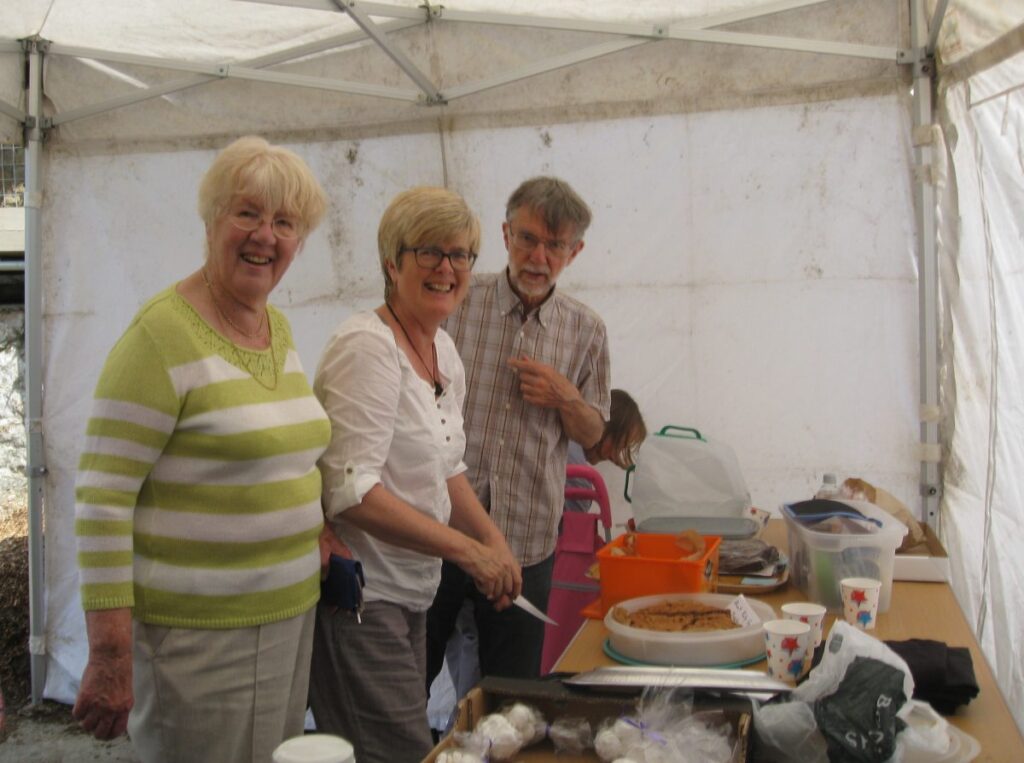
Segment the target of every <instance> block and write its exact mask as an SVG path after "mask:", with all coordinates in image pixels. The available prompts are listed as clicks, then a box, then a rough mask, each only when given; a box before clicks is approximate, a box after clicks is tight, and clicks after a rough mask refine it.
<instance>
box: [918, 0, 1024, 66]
mask: <svg viewBox="0 0 1024 763" xmlns="http://www.w3.org/2000/svg"><path fill="white" fill-rule="evenodd" d="M944 1H946V2H948V6H947V7H946V14H945V18H944V19H943V22H942V26H941V28H940V30H939V35H938V51H939V55H940V58H941V61H942V63H944V64H945V65H947V66H949V65H952V64H954V63H956V62H957V61H961V60H962V59H964V58H966V57H968V56H970V55H972V54H974V53H976V52H977V51H979V50H981V49H983V48H985V47H987V46H989V45H991V44H993V43H994V42H996V41H997V40H999V38H1001V37H1002V36H1004V35H1005V34H1007V33H1008V32H1010V31H1011V30H1013V29H1018V28H1019V27H1021V25H1024V0H926V5H927V7H928V9H929V13H930V14H933V13H934V11H935V8H936V7H937V6H938V5H940V4H941V3H942V2H944ZM1019 48H1020V46H1019V45H1018V46H1017V49H1018V50H1019Z"/></svg>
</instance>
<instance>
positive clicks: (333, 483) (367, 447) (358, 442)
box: [313, 331, 401, 519]
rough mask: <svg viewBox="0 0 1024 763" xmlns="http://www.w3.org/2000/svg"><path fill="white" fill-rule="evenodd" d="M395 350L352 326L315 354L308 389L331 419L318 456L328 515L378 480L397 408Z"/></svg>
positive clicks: (347, 505) (352, 501)
mask: <svg viewBox="0 0 1024 763" xmlns="http://www.w3.org/2000/svg"><path fill="white" fill-rule="evenodd" d="M396 352H397V348H396V347H395V345H394V343H393V342H392V343H389V342H388V341H387V338H386V337H385V336H382V335H380V334H375V333H372V332H368V331H354V332H347V333H342V334H336V335H335V336H333V337H331V339H330V341H329V342H328V344H327V347H326V348H325V350H324V353H323V356H322V357H321V358H320V364H319V366H318V367H317V371H316V378H315V380H314V383H313V390H314V392H315V393H316V396H317V398H318V399H319V400H320V404H321V405H323V407H324V410H325V411H327V415H328V416H329V417H330V419H331V444H330V445H329V446H328V447H327V450H326V451H325V452H324V454H323V456H321V458H320V461H319V462H318V466H319V467H320V473H321V475H322V477H323V497H322V503H323V509H324V515H325V516H326V517H327V518H328V519H331V518H333V517H336V516H337V515H338V514H340V513H341V512H343V511H345V510H346V509H348V508H351V507H352V506H356V505H358V504H359V503H360V502H361V501H362V500H363V497H364V496H365V495H366V494H367V493H368V492H369V491H370V489H371V488H372V487H373V486H374V485H376V484H378V483H380V481H381V473H382V472H383V469H384V463H385V461H386V459H387V455H388V450H389V449H390V447H391V438H392V435H393V434H394V423H395V415H396V411H397V409H398V397H399V388H400V383H401V370H400V367H399V363H398V357H397V355H396Z"/></svg>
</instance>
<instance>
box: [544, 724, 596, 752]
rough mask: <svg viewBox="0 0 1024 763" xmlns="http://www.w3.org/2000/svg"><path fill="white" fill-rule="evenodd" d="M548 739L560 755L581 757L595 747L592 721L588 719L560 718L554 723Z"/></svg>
mask: <svg viewBox="0 0 1024 763" xmlns="http://www.w3.org/2000/svg"><path fill="white" fill-rule="evenodd" d="M548 737H549V738H550V739H551V744H553V745H554V747H555V752H556V753H559V754H564V753H569V754H571V755H579V754H581V753H583V752H585V751H586V750H589V749H590V748H591V747H593V746H594V735H593V732H592V731H591V728H590V721H588V720H587V719H586V718H559V719H557V720H555V721H552V723H551V726H550V727H549V728H548Z"/></svg>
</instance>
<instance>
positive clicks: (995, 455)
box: [940, 54, 1024, 728]
mask: <svg viewBox="0 0 1024 763" xmlns="http://www.w3.org/2000/svg"><path fill="white" fill-rule="evenodd" d="M943 103H944V106H945V118H946V120H947V122H946V135H947V141H948V143H949V146H950V155H951V159H952V170H953V173H954V175H953V177H952V178H950V179H951V180H952V179H955V193H953V190H954V189H953V186H951V185H947V191H949V192H950V193H949V194H948V195H947V198H946V200H945V203H944V204H943V207H942V209H943V213H944V218H945V221H944V222H945V224H944V225H943V227H942V234H943V235H942V236H941V237H940V244H941V254H942V258H943V267H944V269H945V277H944V279H943V282H944V284H945V286H946V289H945V302H946V310H947V319H948V321H949V327H948V331H949V333H948V340H949V341H948V344H947V349H946V353H945V356H946V357H945V360H946V363H947V365H948V368H949V371H950V374H949V384H948V390H949V394H948V395H947V403H948V410H949V413H950V414H952V417H951V419H950V420H949V421H948V422H947V425H948V427H949V429H950V430H951V431H950V434H951V438H950V440H949V448H950V451H949V458H948V460H947V464H946V473H945V484H944V491H945V492H944V496H943V501H942V509H941V517H942V531H943V532H942V537H943V540H944V542H945V544H946V547H947V549H948V551H949V554H950V558H951V560H952V578H953V587H954V590H955V591H956V593H957V598H958V599H959V601H960V604H961V606H962V607H963V609H964V612H965V613H966V615H967V618H968V621H969V622H971V624H972V625H973V626H974V628H975V631H976V633H977V636H978V641H979V642H980V643H981V646H982V648H983V649H984V651H985V654H986V655H987V657H988V659H989V661H990V662H991V664H992V672H993V673H994V674H995V675H996V678H997V680H998V682H999V685H1000V687H1001V688H1002V691H1003V693H1004V694H1005V696H1006V699H1007V704H1008V705H1009V707H1010V709H1011V711H1012V712H1013V713H1014V717H1015V719H1016V721H1017V725H1018V726H1020V727H1021V728H1024V657H1022V655H1021V652H1020V643H1021V639H1020V635H1021V633H1024V611H1022V609H1021V607H1020V592H1021V591H1022V590H1024V564H1022V563H1021V549H1022V548H1024V522H1022V521H1021V511H1022V507H1024V484H1022V483H1021V480H1020V475H1021V474H1022V473H1024V449H1022V447H1021V432H1022V431H1024V354H1022V353H1021V351H1020V337H1021V334H1022V331H1024V273H1022V271H1021V267H1020V263H1021V252H1022V247H1024V222H1022V217H1021V210H1022V209H1024V121H1022V114H1024V54H1018V55H1016V56H1014V57H1012V58H1010V59H1008V60H1005V61H1003V62H1001V63H1000V64H998V65H997V66H995V67H993V68H991V69H987V70H985V71H983V72H981V73H978V74H976V75H974V76H973V77H970V78H968V79H966V80H965V81H963V82H959V83H956V84H953V85H952V86H950V87H949V88H948V89H947V90H945V91H944V93H943Z"/></svg>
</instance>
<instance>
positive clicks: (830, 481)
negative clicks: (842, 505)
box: [814, 472, 840, 499]
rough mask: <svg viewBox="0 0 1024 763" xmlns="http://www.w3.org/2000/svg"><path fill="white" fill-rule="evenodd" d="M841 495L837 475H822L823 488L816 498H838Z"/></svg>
mask: <svg viewBox="0 0 1024 763" xmlns="http://www.w3.org/2000/svg"><path fill="white" fill-rule="evenodd" d="M839 495H840V492H839V485H837V484H836V475H834V474H832V473H831V472H826V473H825V474H823V475H821V487H819V488H818V492H817V493H815V494H814V497H815V498H832V499H834V498H838V497H839Z"/></svg>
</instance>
